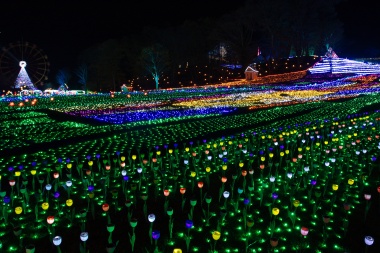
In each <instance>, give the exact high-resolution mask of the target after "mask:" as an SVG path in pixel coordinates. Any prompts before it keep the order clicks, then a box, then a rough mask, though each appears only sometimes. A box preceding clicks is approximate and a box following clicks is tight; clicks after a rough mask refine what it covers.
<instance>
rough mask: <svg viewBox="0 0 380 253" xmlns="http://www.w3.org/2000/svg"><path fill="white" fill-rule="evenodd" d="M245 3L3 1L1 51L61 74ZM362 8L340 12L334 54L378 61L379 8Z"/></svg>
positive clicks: (349, 1)
mask: <svg viewBox="0 0 380 253" xmlns="http://www.w3.org/2000/svg"><path fill="white" fill-rule="evenodd" d="M131 2H132V3H131ZM244 2H245V1H244V0H228V1H227V0H219V1H215V0H207V1H182V0H178V1H174V2H172V1H170V3H169V1H144V0H138V1H126V0H124V1H114V0H103V1H100V0H92V1H83V0H76V1H71V0H66V1H59V2H58V1H54V0H51V1H39V0H33V1H31V0H28V1H20V0H12V1H11V0H7V1H2V3H1V8H0V32H1V33H0V46H1V47H2V46H6V45H8V43H11V42H16V41H21V40H22V41H29V42H31V43H33V44H36V45H37V46H38V48H40V49H42V50H43V51H44V52H45V53H46V55H47V56H48V57H49V62H50V64H51V68H62V67H65V66H64V65H66V64H69V63H70V62H73V61H75V59H76V56H77V55H78V54H79V53H80V52H81V51H82V50H83V49H86V48H88V47H90V46H91V45H93V44H96V43H99V42H102V41H105V40H107V39H110V38H121V37H123V36H127V35H128V34H130V33H138V32H140V31H141V30H142V28H143V27H144V26H149V25H152V24H153V25H154V26H157V25H158V26H161V27H165V26H173V25H176V24H181V23H183V21H185V20H187V19H193V20H196V19H198V18H201V17H208V16H210V17H218V16H221V15H223V14H226V13H228V12H230V11H232V10H235V9H237V8H238V7H241V6H243V5H244ZM371 2H373V1H371ZM360 3H361V4H360V5H358V2H357V1H354V0H346V1H344V3H342V4H340V5H339V7H338V14H339V18H340V19H341V21H343V22H344V36H345V39H344V41H342V44H341V45H340V46H341V48H334V49H335V51H336V52H337V53H339V56H340V57H367V56H369V55H377V56H380V35H379V28H378V26H379V24H380V21H379V19H378V18H377V16H378V15H377V14H378V13H377V12H378V11H379V9H380V8H379V7H380V4H379V2H376V3H375V4H373V3H372V4H370V1H367V0H364V1H360Z"/></svg>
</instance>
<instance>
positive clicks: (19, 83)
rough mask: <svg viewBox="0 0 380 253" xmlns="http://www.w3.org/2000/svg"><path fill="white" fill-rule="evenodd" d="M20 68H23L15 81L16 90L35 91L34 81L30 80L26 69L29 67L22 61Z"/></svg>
mask: <svg viewBox="0 0 380 253" xmlns="http://www.w3.org/2000/svg"><path fill="white" fill-rule="evenodd" d="M19 66H20V67H21V69H20V72H19V74H18V75H17V78H16V81H15V88H16V89H26V90H35V89H36V87H34V85H33V83H32V81H31V80H30V78H29V75H28V73H27V72H26V69H25V67H26V66H27V64H26V62H25V61H20V63H19Z"/></svg>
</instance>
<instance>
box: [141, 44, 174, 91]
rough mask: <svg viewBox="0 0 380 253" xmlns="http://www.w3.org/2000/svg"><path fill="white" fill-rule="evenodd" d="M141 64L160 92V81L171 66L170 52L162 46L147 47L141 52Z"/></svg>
mask: <svg viewBox="0 0 380 253" xmlns="http://www.w3.org/2000/svg"><path fill="white" fill-rule="evenodd" d="M140 60H141V64H142V66H143V67H144V68H145V70H146V71H147V72H148V73H149V74H150V75H152V77H153V79H154V82H155V84H156V90H158V86H159V80H160V77H161V76H162V74H163V72H164V71H165V70H166V69H167V68H168V66H169V65H170V62H169V54H168V51H167V50H166V49H165V48H164V47H163V46H161V45H160V44H154V45H153V46H150V47H146V48H144V49H143V50H142V52H141V58H140Z"/></svg>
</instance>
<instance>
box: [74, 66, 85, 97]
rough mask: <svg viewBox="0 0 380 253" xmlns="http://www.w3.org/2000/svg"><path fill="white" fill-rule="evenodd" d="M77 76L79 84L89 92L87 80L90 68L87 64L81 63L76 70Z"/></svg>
mask: <svg viewBox="0 0 380 253" xmlns="http://www.w3.org/2000/svg"><path fill="white" fill-rule="evenodd" d="M74 73H75V75H76V76H77V77H78V83H80V84H81V85H82V86H83V88H82V89H84V90H85V91H86V92H87V79H88V67H87V64H85V63H81V64H80V65H79V66H78V68H77V69H76V70H75V72H74Z"/></svg>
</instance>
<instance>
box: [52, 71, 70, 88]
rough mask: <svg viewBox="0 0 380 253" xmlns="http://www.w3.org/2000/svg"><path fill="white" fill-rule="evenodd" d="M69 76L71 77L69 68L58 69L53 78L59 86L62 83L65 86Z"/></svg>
mask: <svg viewBox="0 0 380 253" xmlns="http://www.w3.org/2000/svg"><path fill="white" fill-rule="evenodd" d="M70 78H71V73H70V71H69V70H67V69H60V70H58V72H57V75H56V77H55V80H56V81H57V83H58V84H59V86H62V85H64V86H65V85H67V83H68V82H69V80H70Z"/></svg>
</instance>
